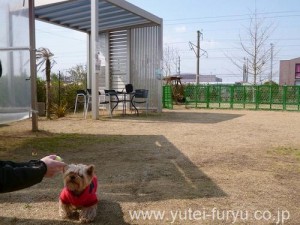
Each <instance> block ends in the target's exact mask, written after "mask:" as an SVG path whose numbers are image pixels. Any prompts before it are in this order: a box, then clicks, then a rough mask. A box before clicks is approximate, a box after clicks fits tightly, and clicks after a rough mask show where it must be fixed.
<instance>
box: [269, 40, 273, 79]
mask: <svg viewBox="0 0 300 225" xmlns="http://www.w3.org/2000/svg"><path fill="white" fill-rule="evenodd" d="M273 52H274V44H273V43H271V71H270V78H269V81H270V82H271V81H272V79H273V54H274V53H273Z"/></svg>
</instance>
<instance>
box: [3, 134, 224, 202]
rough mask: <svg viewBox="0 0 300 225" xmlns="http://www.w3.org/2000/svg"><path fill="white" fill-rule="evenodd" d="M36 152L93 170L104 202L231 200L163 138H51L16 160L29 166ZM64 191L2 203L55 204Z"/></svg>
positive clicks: (26, 148)
mask: <svg viewBox="0 0 300 225" xmlns="http://www.w3.org/2000/svg"><path fill="white" fill-rule="evenodd" d="M50 143H51V144H50ZM40 146H43V149H42V148H41V147H40ZM32 148H34V149H39V150H37V151H38V152H37V153H38V156H37V157H39V156H40V155H45V154H51V153H53V149H55V152H54V153H57V154H59V155H60V156H61V157H62V158H63V159H64V161H65V162H66V163H84V164H94V165H95V166H96V173H97V176H98V180H99V189H100V196H101V198H102V199H105V198H107V199H110V200H113V201H121V202H147V201H160V200H166V199H194V198H209V197H221V196H225V195H226V194H225V193H224V192H223V191H222V190H221V189H220V188H219V187H218V185H217V184H215V183H214V181H213V180H212V179H211V178H210V177H208V176H207V175H206V174H205V173H204V172H202V171H201V169H200V168H198V167H197V166H196V165H194V164H193V162H192V161H191V160H190V159H189V158H187V157H186V156H185V155H184V154H182V152H181V151H180V150H179V149H177V148H176V147H175V146H174V145H173V144H172V143H171V142H169V141H168V140H167V139H166V138H165V137H164V136H162V135H129V136H119V135H83V134H46V136H44V137H37V138H34V139H31V140H28V141H26V143H24V144H23V145H22V146H21V147H19V148H18V149H16V150H15V151H14V152H12V153H11V155H14V157H15V158H18V155H20V158H22V156H23V157H24V155H25V156H27V159H26V160H29V159H28V158H29V155H31V151H32ZM20 149H22V151H20ZM46 183H47V184H46ZM58 184H59V185H58ZM62 185H63V184H62V180H61V177H56V178H55V179H51V180H48V179H47V181H43V182H42V183H40V184H38V185H36V186H34V187H32V188H30V189H24V190H21V191H18V192H13V193H9V194H4V195H1V196H0V203H1V202H7V201H8V202H15V201H49V200H50V199H51V198H53V200H55V201H56V200H57V195H58V193H59V191H60V189H61V188H62ZM43 186H45V187H43ZM40 187H43V188H40ZM49 193H51V194H49ZM22 196H26V198H24V197H22ZM22 199H23V200H22Z"/></svg>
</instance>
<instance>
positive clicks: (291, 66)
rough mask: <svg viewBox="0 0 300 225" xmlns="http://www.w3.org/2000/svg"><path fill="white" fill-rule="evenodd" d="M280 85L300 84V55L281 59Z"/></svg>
mask: <svg viewBox="0 0 300 225" xmlns="http://www.w3.org/2000/svg"><path fill="white" fill-rule="evenodd" d="M279 84H280V85H300V57H299V58H295V59H290V60H280V74H279Z"/></svg>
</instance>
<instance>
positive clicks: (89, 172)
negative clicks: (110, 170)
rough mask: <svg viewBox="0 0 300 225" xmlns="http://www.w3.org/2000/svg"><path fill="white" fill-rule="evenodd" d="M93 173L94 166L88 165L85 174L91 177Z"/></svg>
mask: <svg viewBox="0 0 300 225" xmlns="http://www.w3.org/2000/svg"><path fill="white" fill-rule="evenodd" d="M94 171H95V166H94V165H88V166H87V168H86V173H87V174H88V175H89V176H93V175H94Z"/></svg>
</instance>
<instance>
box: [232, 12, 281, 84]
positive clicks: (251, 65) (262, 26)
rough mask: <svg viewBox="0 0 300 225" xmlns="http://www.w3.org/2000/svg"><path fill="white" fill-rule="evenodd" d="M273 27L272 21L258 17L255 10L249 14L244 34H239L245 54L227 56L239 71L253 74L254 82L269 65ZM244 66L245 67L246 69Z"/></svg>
mask: <svg viewBox="0 0 300 225" xmlns="http://www.w3.org/2000/svg"><path fill="white" fill-rule="evenodd" d="M274 29H275V27H274V23H267V22H266V20H265V18H263V17H258V13H257V11H256V10H255V13H254V14H253V15H252V16H250V23H249V26H248V27H246V29H245V31H246V32H245V34H244V35H241V34H240V35H239V39H240V46H241V49H242V50H243V52H244V53H245V56H244V57H243V59H234V58H232V57H229V59H230V60H231V62H232V63H233V64H234V65H235V66H237V67H238V68H239V69H240V70H241V71H244V72H245V71H246V72H247V75H250V76H253V83H254V84H256V83H257V79H258V77H259V76H262V74H263V73H264V72H265V71H266V68H267V67H268V65H270V61H271V48H270V36H271V34H272V33H273V31H274ZM245 66H246V67H247V68H246V70H245Z"/></svg>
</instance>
